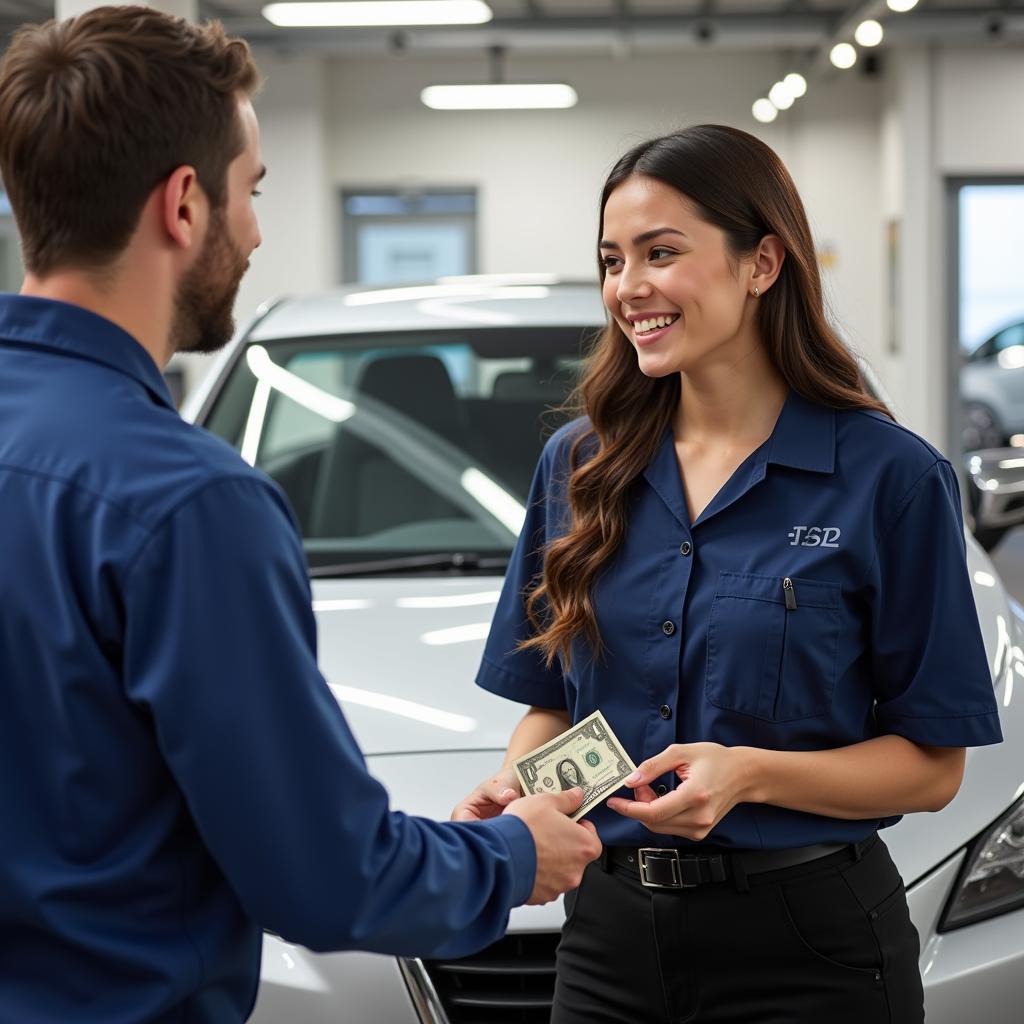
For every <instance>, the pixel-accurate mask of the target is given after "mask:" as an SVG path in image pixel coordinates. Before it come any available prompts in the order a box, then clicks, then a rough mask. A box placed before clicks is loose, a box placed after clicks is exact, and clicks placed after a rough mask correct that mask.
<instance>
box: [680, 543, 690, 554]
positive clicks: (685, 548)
mask: <svg viewBox="0 0 1024 1024" xmlns="http://www.w3.org/2000/svg"><path fill="white" fill-rule="evenodd" d="M692 550H693V545H692V544H691V543H690V542H689V541H688V540H684V541H683V543H682V544H680V545H679V554H681V555H688V554H689V553H690V552H691V551H692Z"/></svg>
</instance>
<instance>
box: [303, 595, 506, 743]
mask: <svg viewBox="0 0 1024 1024" xmlns="http://www.w3.org/2000/svg"><path fill="white" fill-rule="evenodd" d="M501 582H502V581H501V578H500V577H498V578H495V577H480V576H474V577H471V578H466V577H462V578H458V579H448V578H425V579H394V580H392V579H359V580H317V581H315V582H314V585H313V610H314V612H315V613H316V617H317V626H318V632H319V644H320V668H321V670H322V671H323V674H324V677H325V678H326V679H327V682H328V683H329V685H330V686H331V689H332V690H333V691H334V695H335V697H337V699H338V701H339V702H340V703H341V706H342V707H343V708H344V710H345V715H346V717H347V718H348V720H349V723H350V725H351V726H352V730H353V732H354V733H355V734H356V738H357V739H358V740H359V743H360V745H361V746H362V748H363V750H364V751H365V752H366V753H367V754H371V755H372V754H397V753H417V752H425V751H435V750H436V751H444V750H479V749H500V750H504V749H505V747H506V745H507V743H508V738H509V734H510V733H511V732H512V729H513V728H514V727H515V724H516V722H517V721H518V720H519V719H520V718H521V717H522V714H523V710H524V709H523V708H522V707H520V706H518V705H516V704H513V703H512V702H511V701H508V700H505V699H503V698H501V697H496V696H494V695H493V694H490V693H487V692H486V691H484V690H481V689H480V688H479V687H478V686H475V685H474V683H473V680H474V678H475V676H476V672H477V669H478V668H479V665H480V655H481V654H482V652H483V646H484V639H485V638H486V636H487V630H488V628H489V626H490V621H491V617H492V616H493V614H494V607H495V605H496V604H497V600H498V593H499V591H500V590H501Z"/></svg>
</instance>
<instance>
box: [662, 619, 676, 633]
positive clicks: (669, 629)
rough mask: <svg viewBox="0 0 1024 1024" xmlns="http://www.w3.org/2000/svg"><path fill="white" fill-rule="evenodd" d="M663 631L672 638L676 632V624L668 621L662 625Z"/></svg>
mask: <svg viewBox="0 0 1024 1024" xmlns="http://www.w3.org/2000/svg"><path fill="white" fill-rule="evenodd" d="M661 631H662V633H664V634H665V636H671V635H672V634H673V633H674V632H675V631H676V624H675V623H674V622H673V621H672V620H671V619H666V620H665V621H664V622H663V623H662V624H661Z"/></svg>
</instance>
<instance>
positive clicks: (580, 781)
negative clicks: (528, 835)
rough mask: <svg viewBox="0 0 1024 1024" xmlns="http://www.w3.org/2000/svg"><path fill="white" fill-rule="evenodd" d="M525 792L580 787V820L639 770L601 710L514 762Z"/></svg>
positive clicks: (534, 792) (574, 817)
mask: <svg viewBox="0 0 1024 1024" xmlns="http://www.w3.org/2000/svg"><path fill="white" fill-rule="evenodd" d="M515 770H516V775H518V776H519V783H520V785H521V786H522V787H523V793H524V795H527V794H529V795H534V794H537V793H560V792H562V791H563V790H566V789H573V788H574V787H575V786H579V787H580V788H581V789H582V790H583V803H582V804H580V807H579V810H578V811H576V813H575V814H573V816H572V817H573V820H574V821H579V819H580V818H582V817H583V815H584V814H586V813H587V812H588V811H590V810H592V809H593V808H594V807H595V806H596V805H597V804H599V803H600V802H601V801H602V800H603V799H604V798H605V797H606V796H609V795H610V794H611V793H613V792H614V791H615V790H616V789H618V788H619V787H620V786H621V785H622V780H623V779H625V778H626V776H627V775H631V774H632V773H633V772H635V771H636V765H635V764H633V762H632V761H631V760H630V758H629V755H628V754H627V753H626V751H625V749H624V748H623V746H622V744H621V743H620V742H619V741H618V739H617V738H616V736H615V733H613V732H612V730H611V726H610V725H609V724H608V723H607V722H606V721H605V718H604V715H602V714H601V712H600V711H595V712H594V713H593V714H592V715H588V716H587V717H586V718H584V719H583V721H582V722H577V723H576V725H574V726H573V727H572V728H571V729H568V730H566V731H565V732H563V733H562V735H561V736H556V737H555V738H554V739H553V740H548V742H547V743H545V744H544V745H543V746H540V747H538V748H537V749H536V750H531V751H530V753H528V754H524V755H523V756H522V757H520V758H519V759H518V760H517V761H516V762H515Z"/></svg>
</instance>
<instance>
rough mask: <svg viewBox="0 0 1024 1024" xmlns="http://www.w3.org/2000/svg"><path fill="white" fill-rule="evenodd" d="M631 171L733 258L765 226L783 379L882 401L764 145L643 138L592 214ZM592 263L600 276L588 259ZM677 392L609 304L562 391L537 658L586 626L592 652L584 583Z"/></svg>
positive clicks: (854, 399) (597, 645)
mask: <svg viewBox="0 0 1024 1024" xmlns="http://www.w3.org/2000/svg"><path fill="white" fill-rule="evenodd" d="M634 175H639V176H643V177H646V178H652V179H654V180H655V181H659V182H662V183H663V184H665V185H669V186H670V187H672V188H674V189H675V190H676V191H677V192H679V193H680V194H681V195H683V196H685V197H686V198H687V199H688V200H690V201H691V202H692V203H693V204H694V205H695V206H696V208H697V211H698V213H699V215H700V216H701V217H702V218H703V219H704V220H705V221H707V222H708V223H710V224H713V225H715V226H716V227H718V228H720V229H721V230H722V231H723V232H724V234H725V237H726V241H727V244H728V246H729V249H730V251H731V254H732V256H733V257H734V258H735V259H737V260H742V259H744V258H749V257H750V256H751V255H752V254H753V253H754V252H755V250H756V249H757V247H758V244H759V243H760V241H761V239H763V238H764V237H765V236H766V235H776V236H777V237H778V238H779V239H780V240H781V241H782V244H783V246H784V247H785V250H786V256H785V260H784V261H783V264H782V270H781V272H780V274H779V277H778V279H777V280H776V281H775V283H774V285H773V286H772V287H771V288H770V289H769V290H768V291H767V292H766V293H765V294H764V295H763V296H762V297H761V298H760V299H759V300H758V304H757V326H758V328H759V330H760V334H761V337H762V338H763V340H764V343H765V345H766V346H767V348H768V352H769V354H770V356H771V359H772V361H773V363H774V364H775V366H776V367H777V368H778V370H779V372H780V373H781V374H782V376H783V378H784V379H785V381H786V383H787V384H788V385H789V386H790V388H791V389H792V390H793V391H795V392H797V394H800V395H803V396H804V397H805V398H807V399H810V400H811V401H812V402H817V403H818V404H820V405H824V406H829V407H831V408H834V409H871V410H876V411H878V412H881V413H884V414H885V415H888V416H891V415H892V414H891V413H890V412H889V410H888V409H887V408H886V407H885V405H884V404H883V403H882V402H880V401H878V400H877V399H875V398H873V397H872V396H871V395H870V394H869V393H868V391H867V389H866V388H865V385H864V380H863V378H862V376H861V373H860V369H859V367H858V365H857V361H856V360H855V359H854V357H853V356H852V355H851V354H850V352H849V351H848V350H847V348H846V347H845V345H843V343H842V342H841V341H840V340H839V338H838V337H837V335H836V333H835V331H834V330H833V329H832V327H831V326H829V323H828V320H827V318H826V315H825V310H824V303H823V299H822V288H821V278H820V275H819V273H818V264H817V260H816V257H815V251H814V242H813V241H812V238H811V230H810V226H809V225H808V222H807V214H806V213H805V212H804V207H803V203H802V202H801V200H800V196H799V194H798V193H797V190H796V186H795V185H794V184H793V179H792V178H791V177H790V175H789V172H788V171H787V170H786V168H785V166H784V164H783V163H782V161H781V160H780V159H779V157H778V155H777V154H776V153H775V152H774V151H773V150H772V149H771V148H770V147H768V146H767V145H765V144H764V143H763V142H761V141H760V140H759V139H757V138H755V137H754V136H753V135H749V134H747V133H746V132H743V131H739V130H738V129H736V128H729V127H726V126H724V125H715V124H705V125H696V126H694V127H690V128H686V129H684V130H682V131H679V132H674V133H673V134H671V135H665V136H662V137H661V138H657V139H652V140H650V141H649V142H644V143H642V144H641V145H639V146H636V147H635V148H633V149H631V150H630V151H629V152H628V153H626V154H625V156H623V157H622V158H621V159H620V160H619V162H618V163H617V164H616V165H615V167H614V168H613V169H612V172H611V174H609V175H608V180H607V181H606V182H605V185H604V190H603V191H602V193H601V209H600V224H601V227H602V228H603V221H604V209H605V205H606V204H607V202H608V197H609V196H610V195H611V194H612V192H613V191H614V190H615V189H616V188H618V186H619V185H621V184H622V183H623V182H624V181H626V180H627V179H629V178H631V177H633V176H634ZM602 234H603V232H601V233H599V235H598V237H599V238H600V237H602ZM598 272H599V274H600V277H601V281H602V284H603V282H604V276H605V271H604V265H603V263H602V262H601V261H600V260H599V261H598ZM679 393H680V378H679V374H670V375H668V376H666V377H660V378H655V377H646V376H644V374H643V373H641V372H640V369H639V368H638V365H637V359H636V355H635V353H634V350H633V346H632V344H631V343H630V341H629V340H628V339H627V338H626V336H625V335H624V334H623V333H622V330H621V328H620V327H619V326H618V324H617V323H616V322H615V320H614V319H613V318H611V317H609V322H608V325H607V327H605V329H604V331H603V332H602V333H601V334H600V335H599V336H598V337H597V339H596V340H595V343H594V346H593V348H592V350H591V353H590V356H589V359H588V361H587V364H586V366H585V369H584V372H583V374H582V377H581V380H580V383H579V385H578V387H577V389H576V391H575V393H574V394H573V396H571V397H570V399H569V403H568V405H567V410H568V411H570V412H572V413H575V414H585V415H586V416H587V417H588V419H589V426H588V427H587V428H586V429H585V430H582V431H580V433H579V434H578V436H576V437H575V439H574V441H573V443H572V445H571V448H570V456H569V470H570V475H569V480H568V500H569V508H570V512H571V523H570V527H569V530H568V532H567V533H566V534H565V535H564V536H562V537H560V538H558V539H556V540H553V541H551V542H550V543H549V544H548V545H547V547H546V548H545V551H544V568H543V572H542V573H541V575H540V576H539V577H538V578H537V579H535V580H534V581H533V583H532V585H531V587H530V589H529V592H528V594H527V600H526V612H527V617H528V619H529V622H530V625H531V627H532V629H533V636H532V637H530V638H529V639H528V640H526V641H524V642H523V644H522V646H523V647H524V648H532V649H534V650H536V651H537V652H538V653H540V654H541V655H543V656H544V658H545V660H546V661H547V663H548V664H549V665H551V664H552V663H553V662H554V660H555V658H556V657H559V656H560V657H561V659H562V663H563V665H564V666H565V668H568V667H569V665H570V664H571V658H572V655H571V650H572V643H573V641H574V640H575V639H576V638H581V639H585V640H587V641H588V642H589V644H590V647H591V649H592V651H593V653H594V654H595V655H598V654H600V652H601V649H602V645H601V636H600V633H599V630H598V625H597V620H596V616H595V612H594V605H593V600H592V593H593V588H594V584H595V582H596V580H597V578H598V576H599V574H600V572H601V569H602V567H603V566H605V565H606V564H607V563H608V561H609V559H610V558H611V557H612V556H613V555H614V553H615V552H616V550H617V549H618V548H619V546H620V545H621V544H622V541H623V538H624V536H625V532H626V527H627V507H628V500H629V495H630V491H631V488H632V487H633V484H634V482H635V481H636V479H637V477H638V476H640V474H641V473H642V472H643V471H644V469H645V468H646V467H647V465H648V464H649V463H650V461H651V459H652V458H653V457H654V454H655V452H656V450H657V448H658V445H659V444H660V442H661V438H662V436H663V434H664V431H665V428H666V427H667V426H668V425H669V423H670V422H671V419H672V414H673V411H674V410H675V409H676V407H677V405H678V402H679Z"/></svg>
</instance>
